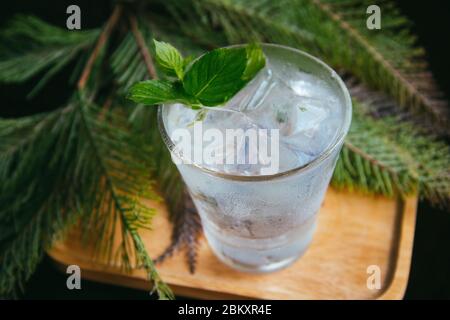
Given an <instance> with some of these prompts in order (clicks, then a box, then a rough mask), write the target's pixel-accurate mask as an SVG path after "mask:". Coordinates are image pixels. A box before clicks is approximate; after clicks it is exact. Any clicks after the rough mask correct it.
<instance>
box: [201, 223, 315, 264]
mask: <svg viewBox="0 0 450 320" xmlns="http://www.w3.org/2000/svg"><path fill="white" fill-rule="evenodd" d="M315 229H316V219H315V217H312V219H310V220H309V221H308V223H305V224H304V225H303V226H302V228H301V230H299V229H294V230H293V231H294V232H292V234H289V233H286V234H283V235H281V236H279V237H274V238H268V239H245V238H240V237H236V236H232V235H231V234H225V233H224V232H223V231H222V232H214V231H213V230H214V229H213V228H211V225H210V224H208V223H207V222H206V223H204V225H203V230H204V233H205V236H206V239H207V240H208V244H209V246H210V247H211V249H212V251H213V252H214V254H215V255H216V256H217V257H218V258H219V260H221V261H222V262H223V263H225V264H226V265H227V266H229V267H231V268H233V269H236V270H239V271H243V272H249V273H266V272H273V271H277V270H280V269H283V268H286V267H287V266H289V265H291V264H292V263H294V262H295V261H296V260H297V259H299V258H300V257H301V256H303V254H304V253H305V252H306V250H307V249H308V247H309V245H310V244H311V241H312V238H313V235H314V231H315Z"/></svg>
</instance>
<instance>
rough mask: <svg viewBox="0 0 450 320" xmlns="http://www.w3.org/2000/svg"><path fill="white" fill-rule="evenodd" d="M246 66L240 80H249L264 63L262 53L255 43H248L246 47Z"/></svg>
mask: <svg viewBox="0 0 450 320" xmlns="http://www.w3.org/2000/svg"><path fill="white" fill-rule="evenodd" d="M245 49H246V52H247V66H246V67H245V70H244V74H243V75H242V80H244V81H250V80H252V79H253V77H254V76H255V75H256V74H257V73H258V72H259V70H261V69H262V68H263V67H264V66H265V65H266V59H265V57H264V53H263V51H262V49H261V46H259V45H258V44H256V43H252V44H249V45H248V46H247V47H246V48H245Z"/></svg>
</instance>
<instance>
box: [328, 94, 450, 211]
mask: <svg viewBox="0 0 450 320" xmlns="http://www.w3.org/2000/svg"><path fill="white" fill-rule="evenodd" d="M354 104H355V112H354V117H353V121H352V126H351V128H350V131H349V134H348V136H347V139H346V141H345V144H344V149H343V151H342V153H341V156H340V158H339V160H338V163H337V165H336V170H335V173H334V176H333V181H332V182H333V185H335V186H337V187H346V188H350V189H355V188H356V189H358V190H365V191H366V192H377V193H381V194H384V195H387V196H393V195H394V194H396V193H401V194H407V193H410V192H411V191H413V190H420V191H421V196H422V197H424V198H426V199H428V200H430V201H431V202H433V203H434V204H439V205H443V206H448V204H449V200H450V169H449V168H450V149H449V147H448V146H447V145H446V144H445V143H443V142H439V141H437V140H436V139H435V138H434V137H433V136H430V135H429V134H426V133H421V132H420V130H417V127H415V126H414V125H412V124H411V123H408V122H404V121H403V122H399V121H398V120H397V119H396V118H395V117H385V118H383V119H378V120H375V119H373V118H372V117H370V116H369V115H367V114H366V113H365V112H364V109H366V108H367V107H362V106H361V103H358V102H357V101H354Z"/></svg>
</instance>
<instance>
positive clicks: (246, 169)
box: [159, 44, 351, 272]
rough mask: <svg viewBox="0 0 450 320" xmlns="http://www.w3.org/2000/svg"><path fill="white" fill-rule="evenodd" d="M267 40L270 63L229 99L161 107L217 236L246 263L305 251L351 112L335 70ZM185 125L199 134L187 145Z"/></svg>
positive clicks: (221, 252) (214, 242)
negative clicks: (214, 105)
mask: <svg viewBox="0 0 450 320" xmlns="http://www.w3.org/2000/svg"><path fill="white" fill-rule="evenodd" d="M262 48H263V52H264V55H265V57H266V65H265V67H264V68H263V69H262V70H260V71H259V73H258V74H257V75H256V77H255V78H254V79H253V80H252V81H251V82H250V83H248V84H247V85H246V86H245V87H244V88H243V89H242V90H241V91H239V92H238V93H237V94H236V95H235V96H234V97H233V98H232V99H231V100H230V101H228V102H227V103H226V105H224V106H222V107H220V108H201V109H199V110H193V109H191V108H187V107H185V106H183V105H182V104H166V105H163V106H161V107H160V110H159V122H160V128H161V133H162V135H163V138H164V141H165V142H166V144H167V146H168V148H169V150H170V151H171V153H172V157H173V159H174V161H175V162H176V163H177V167H178V169H179V171H180V173H181V175H182V177H183V179H184V181H185V183H186V185H187V187H188V189H189V192H190V194H191V196H192V198H193V200H194V203H195V205H196V207H197V209H198V212H199V214H200V217H201V221H202V225H203V229H204V233H205V236H206V238H207V240H208V243H209V245H210V246H211V248H212V250H213V251H214V253H215V254H216V255H217V257H218V258H219V259H220V260H222V261H223V262H224V263H226V264H228V265H229V266H231V267H233V268H236V269H239V270H242V271H248V272H268V271H273V270H277V269H280V268H283V267H285V266H287V265H289V264H291V263H292V262H294V261H295V260H296V259H297V258H299V257H300V256H302V255H303V254H304V252H305V251H306V249H307V248H308V246H309V244H310V243H311V240H312V238H313V235H314V231H315V229H316V220H317V213H318V211H319V209H320V206H321V203H322V201H323V198H324V194H325V192H326V189H327V187H328V184H329V181H330V178H331V176H332V173H333V170H334V167H335V164H336V160H337V157H338V154H339V151H340V149H341V147H342V144H343V141H344V137H345V135H346V133H347V131H348V129H349V126H350V121H351V100H350V96H349V93H348V91H347V89H346V87H345V85H344V83H343V82H342V80H341V79H340V78H339V76H338V75H337V74H336V73H335V72H334V71H333V70H332V69H330V68H329V67H328V66H327V65H325V64H324V63H323V62H321V61H320V60H318V59H316V58H314V57H312V56H310V55H308V54H306V53H303V52H301V51H298V50H295V49H292V48H288V47H283V46H279V45H271V44H265V45H262ZM180 128H181V129H184V131H183V132H184V133H186V132H188V133H189V134H190V135H191V137H193V138H192V139H190V140H184V142H183V146H184V147H186V144H188V148H180V143H179V142H180V140H181V139H180V138H181V136H182V135H180V134H179V129H180ZM239 133H240V134H239ZM199 135H200V138H199V139H196V137H199ZM230 135H231V136H232V138H229V136H230ZM221 137H222V139H221ZM186 141H187V142H186ZM199 149H200V150H199ZM204 151H208V152H204ZM188 153H189V154H188ZM205 153H208V154H209V155H211V154H212V155H213V156H214V157H215V158H214V159H215V160H217V159H222V161H205ZM187 158H189V159H187ZM208 159H209V160H211V159H210V158H208Z"/></svg>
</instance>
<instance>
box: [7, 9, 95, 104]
mask: <svg viewBox="0 0 450 320" xmlns="http://www.w3.org/2000/svg"><path fill="white" fill-rule="evenodd" d="M97 34H98V31H97V30H89V31H82V32H76V33H74V32H72V33H71V32H69V31H67V30H63V29H61V28H57V27H54V26H51V25H49V24H47V23H45V22H44V21H42V20H40V19H38V18H35V17H30V16H17V17H16V18H14V19H13V20H12V22H11V23H10V24H9V26H8V27H7V28H6V29H5V30H3V31H2V32H1V34H0V38H1V41H0V43H1V44H0V82H3V83H19V82H24V81H27V80H29V79H31V78H32V77H34V76H36V75H38V74H41V73H42V72H43V71H45V70H46V72H45V73H44V75H43V76H42V77H41V78H40V79H39V81H38V82H37V83H36V85H35V87H34V89H33V90H32V91H31V92H30V93H29V97H32V96H34V95H35V94H37V93H38V92H39V90H40V89H41V88H42V87H43V86H45V85H46V84H47V82H48V81H49V80H50V79H51V78H52V77H53V76H54V75H55V74H57V73H58V72H59V71H60V70H61V69H62V68H63V67H65V66H66V65H67V64H68V63H69V62H70V61H72V60H73V59H74V58H75V57H77V56H78V55H79V53H80V52H81V51H82V50H85V49H86V48H88V47H89V46H90V45H91V44H92V43H93V41H94V40H95V37H96V36H97Z"/></svg>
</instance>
